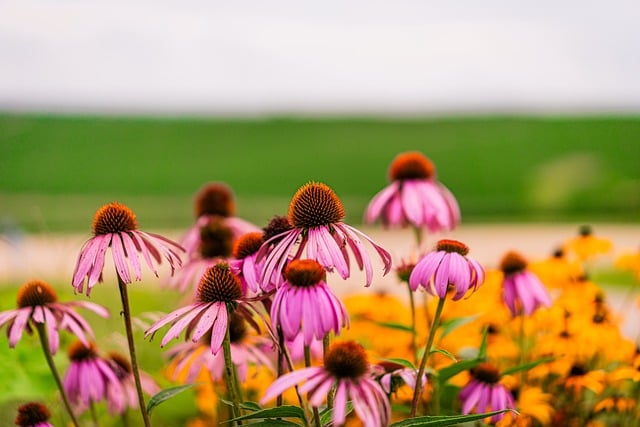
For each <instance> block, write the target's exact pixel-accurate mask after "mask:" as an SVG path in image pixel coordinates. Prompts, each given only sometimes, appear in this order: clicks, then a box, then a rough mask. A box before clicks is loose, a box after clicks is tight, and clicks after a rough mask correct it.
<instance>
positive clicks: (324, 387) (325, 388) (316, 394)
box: [304, 374, 333, 406]
mask: <svg viewBox="0 0 640 427" xmlns="http://www.w3.org/2000/svg"><path fill="white" fill-rule="evenodd" d="M304 385H306V383H305V384H304ZM332 388H333V381H332V380H331V378H330V377H329V375H327V374H323V375H322V376H321V377H320V381H319V382H318V383H317V385H316V386H315V387H314V388H313V389H311V391H310V392H309V394H308V396H307V397H308V398H309V404H311V405H312V406H320V405H321V404H322V402H323V401H324V400H326V398H327V395H328V394H329V392H330V391H331V389H332Z"/></svg>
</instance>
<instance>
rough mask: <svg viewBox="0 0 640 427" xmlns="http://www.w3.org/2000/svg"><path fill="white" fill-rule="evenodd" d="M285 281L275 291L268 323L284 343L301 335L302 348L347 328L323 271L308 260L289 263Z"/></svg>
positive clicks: (342, 308) (342, 310)
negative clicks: (279, 334)
mask: <svg viewBox="0 0 640 427" xmlns="http://www.w3.org/2000/svg"><path fill="white" fill-rule="evenodd" d="M284 275H285V278H286V281H285V282H284V283H283V284H282V285H281V286H280V287H279V288H278V290H277V291H276V294H275V297H274V299H273V305H272V306H271V322H272V323H273V327H274V329H278V327H280V329H281V330H282V332H283V335H284V337H285V339H287V340H293V339H294V338H295V337H296V336H297V335H298V333H300V332H302V334H303V336H304V344H305V345H306V346H309V345H311V343H312V342H313V340H314V338H316V339H322V338H323V337H324V336H325V335H326V334H327V333H329V332H330V331H333V332H334V334H335V335H339V334H340V329H342V328H343V327H345V326H348V325H349V315H348V314H347V310H346V309H345V307H344V305H343V304H342V302H341V301H340V299H339V298H338V297H336V296H335V295H334V294H333V293H332V292H331V290H330V289H329V287H328V286H327V283H326V282H325V277H326V271H325V269H324V268H322V266H321V265H320V264H319V263H318V262H316V261H314V260H311V259H303V260H300V259H296V260H293V261H291V262H290V263H289V264H288V265H287V267H286V268H285V272H284Z"/></svg>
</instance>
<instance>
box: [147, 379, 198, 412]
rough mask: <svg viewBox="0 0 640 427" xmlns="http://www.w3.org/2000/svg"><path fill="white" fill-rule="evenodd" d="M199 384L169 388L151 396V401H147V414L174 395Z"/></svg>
mask: <svg viewBox="0 0 640 427" xmlns="http://www.w3.org/2000/svg"><path fill="white" fill-rule="evenodd" d="M199 384H200V383H193V384H185V385H181V386H178V387H171V388H167V389H164V390H161V391H159V392H158V393H156V394H155V395H153V396H152V397H151V399H149V403H148V404H147V412H148V413H151V410H152V409H153V408H155V407H156V406H158V405H159V404H161V403H162V402H164V401H165V400H168V399H171V398H172V397H174V396H175V395H177V394H180V393H182V392H183V391H185V390H188V389H190V388H192V387H195V386H196V385H199Z"/></svg>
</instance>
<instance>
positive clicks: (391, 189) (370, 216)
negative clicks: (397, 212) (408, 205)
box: [365, 181, 400, 223]
mask: <svg viewBox="0 0 640 427" xmlns="http://www.w3.org/2000/svg"><path fill="white" fill-rule="evenodd" d="M399 185H400V182H399V181H394V182H392V183H391V184H389V185H388V186H387V187H385V188H383V189H382V190H381V191H380V192H379V193H378V194H376V195H375V196H374V197H373V199H371V202H369V206H368V207H367V209H366V212H365V219H366V222H368V223H373V222H375V220H376V219H377V218H378V217H381V216H382V212H383V209H384V208H385V205H387V204H388V203H390V202H391V200H392V199H393V198H394V197H395V194H396V193H398V186H399ZM398 207H400V206H399V205H398ZM394 223H395V221H394Z"/></svg>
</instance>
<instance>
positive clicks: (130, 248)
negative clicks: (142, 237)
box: [120, 233, 142, 280]
mask: <svg viewBox="0 0 640 427" xmlns="http://www.w3.org/2000/svg"><path fill="white" fill-rule="evenodd" d="M120 237H121V238H122V242H123V243H124V249H125V252H126V256H127V258H128V259H129V262H130V263H131V267H132V268H133V274H135V278H136V280H142V268H141V266H140V259H139V258H138V250H137V249H136V245H135V243H133V240H132V239H131V236H129V233H120Z"/></svg>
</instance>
